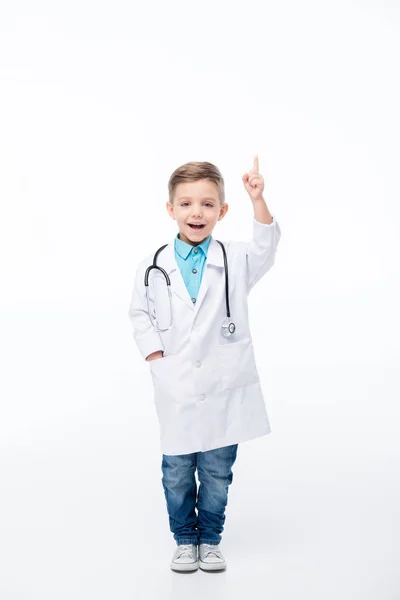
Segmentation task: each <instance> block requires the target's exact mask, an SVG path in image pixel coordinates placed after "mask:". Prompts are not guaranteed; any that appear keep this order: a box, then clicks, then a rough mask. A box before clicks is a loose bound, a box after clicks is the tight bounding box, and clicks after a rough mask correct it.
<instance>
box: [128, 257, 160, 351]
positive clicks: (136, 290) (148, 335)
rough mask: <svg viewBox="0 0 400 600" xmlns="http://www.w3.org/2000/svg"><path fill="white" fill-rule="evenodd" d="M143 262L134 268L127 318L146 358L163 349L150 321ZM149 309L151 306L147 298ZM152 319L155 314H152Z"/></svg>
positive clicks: (158, 335)
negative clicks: (133, 281) (133, 280)
mask: <svg viewBox="0 0 400 600" xmlns="http://www.w3.org/2000/svg"><path fill="white" fill-rule="evenodd" d="M144 266H145V265H144V263H141V264H140V265H139V266H138V268H137V269H136V275H135V283H134V287H133V293H132V300H131V303H130V306H129V313H128V315H129V318H130V320H131V323H132V326H133V338H134V340H135V342H136V344H137V346H138V348H139V351H140V353H141V355H142V356H143V358H144V359H145V360H146V359H147V358H148V357H149V356H150V355H151V354H153V353H154V352H157V351H160V352H163V351H164V347H163V344H162V342H161V338H160V334H159V333H158V331H157V330H156V328H155V327H154V326H153V325H152V323H151V322H150V317H149V312H148V308H147V300H146V288H145V285H144V273H145V268H144ZM149 304H150V310H151V306H152V302H151V299H149ZM152 317H153V321H154V317H155V315H154V314H152Z"/></svg>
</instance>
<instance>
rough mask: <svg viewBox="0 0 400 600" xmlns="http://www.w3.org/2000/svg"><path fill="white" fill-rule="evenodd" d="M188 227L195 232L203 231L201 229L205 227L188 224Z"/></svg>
mask: <svg viewBox="0 0 400 600" xmlns="http://www.w3.org/2000/svg"><path fill="white" fill-rule="evenodd" d="M188 225H189V227H190V228H191V229H194V230H195V231H196V230H198V231H200V230H201V229H203V227H205V225H204V224H203V225H193V223H188Z"/></svg>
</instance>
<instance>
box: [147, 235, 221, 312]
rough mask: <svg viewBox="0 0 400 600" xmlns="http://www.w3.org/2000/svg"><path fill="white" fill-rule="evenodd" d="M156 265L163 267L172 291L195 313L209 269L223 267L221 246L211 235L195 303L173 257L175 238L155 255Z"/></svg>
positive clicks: (206, 288)
mask: <svg viewBox="0 0 400 600" xmlns="http://www.w3.org/2000/svg"><path fill="white" fill-rule="evenodd" d="M157 265H158V266H159V267H162V268H163V269H165V271H166V272H167V273H168V275H169V278H170V281H171V290H172V293H174V294H176V295H177V296H179V298H180V299H181V300H182V301H183V302H185V304H187V305H188V306H189V307H190V308H191V309H192V310H193V312H194V313H196V312H197V311H198V310H199V308H200V306H201V304H202V302H203V300H204V298H205V296H206V293H207V290H208V288H209V285H210V274H211V273H210V269H212V268H213V267H220V268H222V270H223V268H224V257H223V254H222V248H221V246H220V244H219V243H218V242H217V241H216V240H215V239H214V238H213V237H212V238H211V241H210V245H209V246H208V251H207V259H206V264H205V268H204V271H203V277H202V280H201V284H200V289H199V294H198V297H197V300H196V303H195V304H193V302H192V299H191V297H190V295H189V292H188V290H187V287H186V285H185V282H184V280H183V277H182V274H181V270H180V268H179V266H178V263H177V262H176V258H175V238H174V239H173V240H172V241H171V242H169V244H168V245H167V246H166V247H165V248H164V250H162V251H161V252H160V254H159V255H158V257H157Z"/></svg>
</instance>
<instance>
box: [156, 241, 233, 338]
mask: <svg viewBox="0 0 400 600" xmlns="http://www.w3.org/2000/svg"><path fill="white" fill-rule="evenodd" d="M216 241H217V242H218V244H219V245H220V246H221V248H222V253H223V255H224V267H225V303H226V318H225V319H224V321H223V323H222V327H221V332H222V335H224V336H225V337H229V336H231V335H232V334H233V333H234V332H235V330H236V326H235V323H233V322H232V321H231V318H230V317H231V313H230V309H229V282H228V279H229V278H228V261H227V259H226V252H225V247H224V245H223V243H222V242H220V241H219V240H216ZM166 246H168V244H164V246H161V248H159V249H158V250H157V252H156V253H155V255H154V259H153V264H152V265H150V266H149V267H147V269H146V273H145V276H144V285H145V288H146V298H147V309H148V313H149V317H150V321H151V324H152V325H153V326H154V327H155V328H156V331H168V330H169V329H171V327H172V293H171V281H170V278H169V276H168V273H167V272H166V271H165V270H164V269H163V268H162V267H159V266H157V256H158V255H159V253H160V252H161V251H162V250H164V248H165V247H166ZM151 269H158V270H159V271H161V273H162V274H163V275H164V278H165V280H166V282H167V289H168V296H169V309H170V316H171V320H170V323H169V325H168V327H167V328H166V329H161V328H159V327H158V322H157V315H156V319H155V321H154V322H153V319H152V317H151V311H150V306H149V273H150V271H151Z"/></svg>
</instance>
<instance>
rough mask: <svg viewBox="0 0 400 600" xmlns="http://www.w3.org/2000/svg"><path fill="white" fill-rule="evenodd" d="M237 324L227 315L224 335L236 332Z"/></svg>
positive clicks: (228, 335) (223, 326) (223, 330)
mask: <svg viewBox="0 0 400 600" xmlns="http://www.w3.org/2000/svg"><path fill="white" fill-rule="evenodd" d="M235 330H236V325H235V323H233V322H232V321H231V319H230V318H229V317H226V319H224V321H223V323H222V328H221V331H222V335H223V336H224V337H230V336H231V335H232V334H233V333H235Z"/></svg>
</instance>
